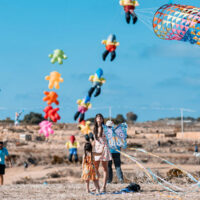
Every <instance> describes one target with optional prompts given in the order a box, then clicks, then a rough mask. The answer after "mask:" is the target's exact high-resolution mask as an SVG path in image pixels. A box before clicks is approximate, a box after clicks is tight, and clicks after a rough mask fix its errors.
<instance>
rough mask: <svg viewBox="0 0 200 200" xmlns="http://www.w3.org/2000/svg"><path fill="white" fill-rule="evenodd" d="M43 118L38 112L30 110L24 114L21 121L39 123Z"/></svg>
mask: <svg viewBox="0 0 200 200" xmlns="http://www.w3.org/2000/svg"><path fill="white" fill-rule="evenodd" d="M43 120H44V117H43V116H42V114H40V113H34V112H30V113H29V114H27V115H25V116H24V119H23V120H22V121H21V122H22V123H26V124H39V123H40V122H42V121H43Z"/></svg>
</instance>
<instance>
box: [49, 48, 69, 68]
mask: <svg viewBox="0 0 200 200" xmlns="http://www.w3.org/2000/svg"><path fill="white" fill-rule="evenodd" d="M49 58H51V63H52V64H54V63H55V62H58V63H59V64H60V65H61V64H63V59H67V56H66V55H65V53H64V51H63V50H60V49H56V50H54V52H53V54H49Z"/></svg>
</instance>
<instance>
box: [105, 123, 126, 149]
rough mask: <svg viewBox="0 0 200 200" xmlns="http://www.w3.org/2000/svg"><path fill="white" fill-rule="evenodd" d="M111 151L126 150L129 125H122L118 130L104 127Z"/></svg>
mask: <svg viewBox="0 0 200 200" xmlns="http://www.w3.org/2000/svg"><path fill="white" fill-rule="evenodd" d="M103 128H104V133H105V135H106V138H107V141H108V146H109V148H110V149H119V148H123V149H125V148H126V147H127V141H126V139H127V124H126V123H122V124H120V125H118V126H117V127H116V128H114V127H107V126H103Z"/></svg>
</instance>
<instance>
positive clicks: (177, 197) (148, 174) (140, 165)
mask: <svg viewBox="0 0 200 200" xmlns="http://www.w3.org/2000/svg"><path fill="white" fill-rule="evenodd" d="M116 151H118V152H119V153H121V154H122V155H124V156H125V157H127V158H129V159H130V160H132V161H134V162H135V163H136V164H137V165H138V166H139V168H141V169H142V170H143V171H144V172H145V174H146V175H147V176H148V177H149V178H150V179H151V180H152V182H153V183H156V182H155V180H154V178H153V177H152V176H151V175H150V173H149V172H148V170H147V169H146V168H145V167H144V166H143V165H142V164H141V163H140V162H139V161H137V160H136V159H135V158H134V157H133V156H130V155H128V154H126V153H124V152H121V151H119V150H116ZM158 183H159V184H160V185H161V186H162V187H163V188H165V189H168V187H165V186H164V185H163V184H162V183H160V182H159V181H158ZM168 190H169V191H170V192H173V193H175V194H177V192H175V191H174V190H172V189H171V188H169V189H168ZM159 193H160V194H161V195H163V196H167V197H169V198H172V199H174V198H176V199H179V200H182V198H181V197H180V196H171V195H165V194H162V193H161V192H159Z"/></svg>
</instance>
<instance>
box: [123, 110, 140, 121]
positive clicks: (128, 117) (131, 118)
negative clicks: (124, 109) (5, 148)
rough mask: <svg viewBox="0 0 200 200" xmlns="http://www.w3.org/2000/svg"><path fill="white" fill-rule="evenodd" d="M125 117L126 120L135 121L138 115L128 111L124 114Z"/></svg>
mask: <svg viewBox="0 0 200 200" xmlns="http://www.w3.org/2000/svg"><path fill="white" fill-rule="evenodd" d="M126 118H127V122H135V121H136V120H137V118H138V116H137V115H136V114H135V113H133V112H128V113H127V114H126Z"/></svg>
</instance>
